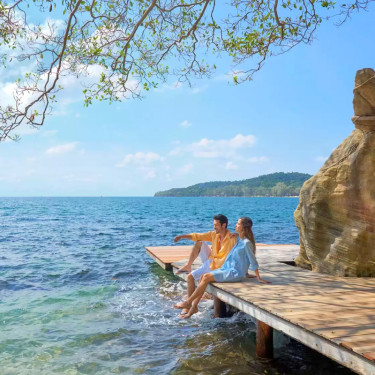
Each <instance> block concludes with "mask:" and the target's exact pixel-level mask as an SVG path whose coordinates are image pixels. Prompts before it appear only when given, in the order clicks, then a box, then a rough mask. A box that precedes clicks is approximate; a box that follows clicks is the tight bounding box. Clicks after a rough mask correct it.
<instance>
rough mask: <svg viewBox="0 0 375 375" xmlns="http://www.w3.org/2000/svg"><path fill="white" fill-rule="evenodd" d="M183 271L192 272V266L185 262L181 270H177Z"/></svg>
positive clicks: (178, 271)
mask: <svg viewBox="0 0 375 375" xmlns="http://www.w3.org/2000/svg"><path fill="white" fill-rule="evenodd" d="M182 272H187V273H190V272H191V266H188V265H187V264H185V265H184V266H183V267H181V268H180V269H179V270H177V271H176V273H177V274H179V273H182Z"/></svg>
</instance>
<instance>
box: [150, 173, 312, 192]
mask: <svg viewBox="0 0 375 375" xmlns="http://www.w3.org/2000/svg"><path fill="white" fill-rule="evenodd" d="M310 177H311V175H309V174H307V173H298V172H292V173H283V172H277V173H271V174H267V175H263V176H259V177H255V178H250V179H248V180H242V181H211V182H204V183H200V184H196V185H192V186H188V187H186V188H173V189H170V190H165V191H159V192H157V193H155V196H156V197H271V196H273V197H288V196H296V195H299V192H300V190H301V187H302V185H303V183H304V182H305V181H306V180H308V179H309V178H310Z"/></svg>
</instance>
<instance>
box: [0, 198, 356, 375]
mask: <svg viewBox="0 0 375 375" xmlns="http://www.w3.org/2000/svg"><path fill="white" fill-rule="evenodd" d="M297 203H298V199H296V198H0V219H1V234H0V375H33V374H38V375H50V374H69V375H72V374H103V375H106V374H205V375H206V374H215V375H217V374H233V373H235V374H249V373H250V374H265V373H267V374H275V375H276V374H340V375H341V374H350V372H349V371H348V370H346V369H343V368H342V367H340V366H339V365H337V364H335V363H334V362H331V361H329V360H327V359H325V358H324V357H322V356H320V355H318V354H317V353H315V352H313V351H311V350H309V349H307V348H305V347H303V346H302V345H300V344H298V343H296V342H294V341H290V340H289V339H288V338H287V337H285V336H283V335H281V334H279V335H276V352H275V354H276V359H275V360H273V361H268V362H263V361H259V360H257V359H256V358H255V333H254V327H255V326H254V324H253V322H252V320H251V319H250V318H249V317H248V316H246V315H245V314H242V313H239V314H236V315H234V316H233V317H232V318H228V319H212V309H211V308H210V307H211V305H212V303H211V301H205V302H203V303H202V309H201V312H200V313H199V314H197V315H195V316H194V317H193V318H192V319H191V320H190V321H181V320H180V319H178V318H177V315H176V311H175V310H174V309H173V308H172V306H173V303H175V301H177V300H180V297H181V295H182V294H183V293H184V291H185V285H184V283H182V282H181V281H179V280H178V279H177V278H175V277H174V276H173V275H171V274H170V273H168V272H166V271H163V270H162V269H161V268H160V267H159V266H158V265H156V264H154V263H153V262H152V260H151V259H150V258H148V256H147V255H146V254H145V250H144V247H145V246H158V245H159V246H160V245H172V244H173V238H174V236H176V235H177V234H181V233H189V232H193V231H194V232H195V231H201V232H203V231H208V230H211V227H212V216H213V215H214V214H215V213H224V214H226V215H227V216H228V218H229V228H230V229H233V228H234V224H235V222H236V220H237V218H238V217H240V216H244V215H247V216H250V217H252V219H253V221H254V234H255V237H256V240H257V242H264V243H298V232H297V230H296V228H295V226H294V221H293V211H294V210H295V208H296V206H297ZM183 243H184V242H181V244H183ZM185 244H188V242H185ZM291 288H292V286H291Z"/></svg>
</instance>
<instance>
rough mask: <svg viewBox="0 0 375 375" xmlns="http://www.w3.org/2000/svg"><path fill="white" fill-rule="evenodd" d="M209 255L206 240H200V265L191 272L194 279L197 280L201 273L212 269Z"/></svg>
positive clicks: (209, 249) (209, 250) (209, 251)
mask: <svg viewBox="0 0 375 375" xmlns="http://www.w3.org/2000/svg"><path fill="white" fill-rule="evenodd" d="M210 255H211V247H210V246H208V245H207V243H206V242H202V247H201V251H200V252H199V258H201V261H202V265H201V266H200V267H199V268H198V269H196V270H195V271H193V272H192V273H191V274H192V275H193V277H194V280H199V279H200V277H201V276H202V275H204V274H205V273H209V272H211V271H212V270H211V268H210V264H211V262H212V259H208V258H209V257H210Z"/></svg>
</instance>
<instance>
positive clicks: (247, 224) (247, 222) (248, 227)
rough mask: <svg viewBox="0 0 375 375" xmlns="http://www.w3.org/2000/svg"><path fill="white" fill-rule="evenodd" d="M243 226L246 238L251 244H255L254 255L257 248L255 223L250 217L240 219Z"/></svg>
mask: <svg viewBox="0 0 375 375" xmlns="http://www.w3.org/2000/svg"><path fill="white" fill-rule="evenodd" d="M240 220H241V224H242V227H243V232H244V233H243V234H244V236H245V237H246V238H247V239H249V240H250V242H251V243H252V244H253V247H254V254H255V251H256V246H255V239H254V233H253V230H252V228H253V221H252V220H251V219H250V218H249V217H246V216H244V217H240Z"/></svg>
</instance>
